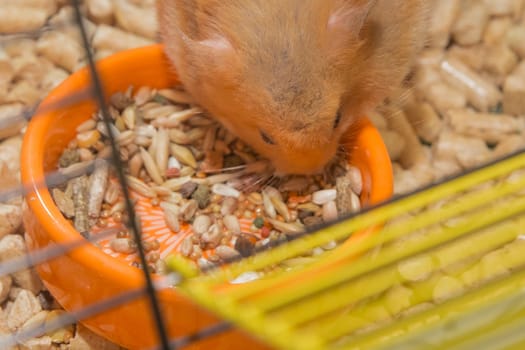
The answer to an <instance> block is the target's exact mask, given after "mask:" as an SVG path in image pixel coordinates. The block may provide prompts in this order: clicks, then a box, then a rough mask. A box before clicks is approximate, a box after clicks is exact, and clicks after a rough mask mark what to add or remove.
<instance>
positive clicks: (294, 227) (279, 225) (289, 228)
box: [268, 219, 304, 235]
mask: <svg viewBox="0 0 525 350" xmlns="http://www.w3.org/2000/svg"><path fill="white" fill-rule="evenodd" d="M268 221H269V222H270V224H272V226H273V227H274V228H275V229H277V230H279V231H281V232H282V233H286V234H291V235H293V234H298V233H303V232H304V225H303V224H301V223H299V222H282V221H279V220H274V219H268Z"/></svg>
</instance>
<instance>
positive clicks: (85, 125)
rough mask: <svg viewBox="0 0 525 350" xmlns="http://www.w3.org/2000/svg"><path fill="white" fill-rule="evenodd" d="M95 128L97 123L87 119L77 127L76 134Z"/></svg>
mask: <svg viewBox="0 0 525 350" xmlns="http://www.w3.org/2000/svg"><path fill="white" fill-rule="evenodd" d="M96 127H97V122H96V121H95V120H94V119H88V120H86V121H85V122H83V123H82V124H80V125H79V126H77V133H79V134H80V133H82V132H85V131H89V130H93V129H95V128H96Z"/></svg>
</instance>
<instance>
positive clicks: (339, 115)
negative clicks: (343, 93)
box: [334, 110, 341, 129]
mask: <svg viewBox="0 0 525 350" xmlns="http://www.w3.org/2000/svg"><path fill="white" fill-rule="evenodd" d="M340 121H341V111H340V110H339V111H337V114H336V115H335V120H334V129H335V128H337V127H338V126H339V122H340Z"/></svg>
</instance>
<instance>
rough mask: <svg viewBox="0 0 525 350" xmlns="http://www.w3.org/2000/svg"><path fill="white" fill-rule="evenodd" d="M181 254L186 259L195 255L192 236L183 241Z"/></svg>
mask: <svg viewBox="0 0 525 350" xmlns="http://www.w3.org/2000/svg"><path fill="white" fill-rule="evenodd" d="M180 253H181V254H182V255H183V256H186V257H188V256H190V255H191V253H193V239H192V237H191V236H188V237H186V238H184V240H183V241H182V244H181V245H180Z"/></svg>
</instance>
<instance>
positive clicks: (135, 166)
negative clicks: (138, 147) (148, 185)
mask: <svg viewBox="0 0 525 350" xmlns="http://www.w3.org/2000/svg"><path fill="white" fill-rule="evenodd" d="M143 164H144V161H143V160H142V155H141V154H140V152H137V153H135V154H134V155H133V156H132V157H131V159H130V160H129V161H128V168H129V173H130V175H131V176H134V177H139V174H140V169H142V165H143Z"/></svg>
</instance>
